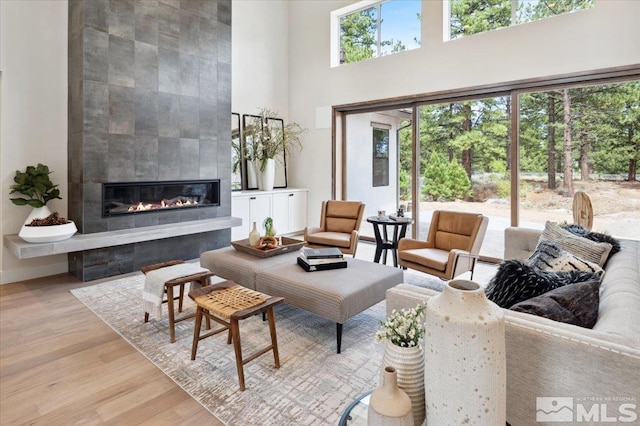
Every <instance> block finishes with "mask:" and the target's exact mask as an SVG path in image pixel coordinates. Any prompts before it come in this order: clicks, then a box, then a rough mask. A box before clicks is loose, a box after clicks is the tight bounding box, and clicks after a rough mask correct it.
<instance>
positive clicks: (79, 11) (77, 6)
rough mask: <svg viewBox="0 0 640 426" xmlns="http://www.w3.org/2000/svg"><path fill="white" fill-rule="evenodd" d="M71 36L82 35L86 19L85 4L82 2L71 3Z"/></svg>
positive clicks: (72, 1) (69, 13)
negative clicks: (83, 22)
mask: <svg viewBox="0 0 640 426" xmlns="http://www.w3.org/2000/svg"><path fill="white" fill-rule="evenodd" d="M67 16H68V19H69V20H68V25H69V34H79V33H82V28H83V24H82V21H83V19H84V2H83V1H80V0H71V1H69V11H68V15H67Z"/></svg>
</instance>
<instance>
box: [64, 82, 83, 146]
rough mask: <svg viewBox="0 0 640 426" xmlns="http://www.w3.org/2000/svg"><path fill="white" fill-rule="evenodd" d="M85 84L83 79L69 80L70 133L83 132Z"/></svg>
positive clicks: (68, 112) (68, 117)
mask: <svg viewBox="0 0 640 426" xmlns="http://www.w3.org/2000/svg"><path fill="white" fill-rule="evenodd" d="M82 88H83V84H82V80H80V79H78V80H74V81H69V91H68V93H67V98H68V104H67V114H68V116H67V123H68V124H67V125H68V129H67V131H68V133H69V134H70V135H72V134H75V133H82V131H83V128H84V127H83V123H84V117H83V114H84V107H83V106H84V105H83V95H82V94H83V89H82Z"/></svg>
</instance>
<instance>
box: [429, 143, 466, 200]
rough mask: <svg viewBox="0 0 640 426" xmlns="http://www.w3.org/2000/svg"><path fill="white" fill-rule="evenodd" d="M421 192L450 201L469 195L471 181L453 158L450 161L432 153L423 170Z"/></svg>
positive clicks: (433, 197)
mask: <svg viewBox="0 0 640 426" xmlns="http://www.w3.org/2000/svg"><path fill="white" fill-rule="evenodd" d="M422 193H423V194H425V195H427V196H429V197H430V198H431V199H433V200H437V201H450V200H454V199H456V198H458V199H460V198H466V197H469V196H470V195H471V181H470V180H469V177H468V176H467V172H466V171H465V170H464V168H463V167H462V166H461V165H459V164H458V162H457V161H456V159H455V158H454V159H453V160H451V161H447V160H445V158H444V157H443V156H442V155H440V154H438V153H434V154H432V155H431V157H430V158H429V161H428V162H427V166H426V167H425V170H424V184H423V186H422Z"/></svg>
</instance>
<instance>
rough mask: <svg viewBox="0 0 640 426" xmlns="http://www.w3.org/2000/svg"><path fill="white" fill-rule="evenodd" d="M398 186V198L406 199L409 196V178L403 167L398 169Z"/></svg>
mask: <svg viewBox="0 0 640 426" xmlns="http://www.w3.org/2000/svg"><path fill="white" fill-rule="evenodd" d="M398 186H399V190H400V194H399V195H400V199H401V200H408V199H410V198H411V178H410V177H409V172H408V171H407V170H405V169H403V168H401V169H400V172H399V174H398Z"/></svg>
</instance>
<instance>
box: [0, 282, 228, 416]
mask: <svg viewBox="0 0 640 426" xmlns="http://www.w3.org/2000/svg"><path fill="white" fill-rule="evenodd" d="M97 282H98V281H95V282H90V283H81V282H79V281H78V280H76V279H75V278H74V277H72V276H70V275H66V274H65V275H58V276H53V277H48V278H41V279H37V280H31V281H25V282H21V283H14V284H7V285H3V286H0V424H1V425H10V424H35V425H70V424H82V425H92V424H119V425H143V424H148V425H177V424H180V425H189V424H194V425H195V424H198V425H203V424H205V425H222V423H221V422H219V421H218V420H217V419H216V418H215V417H214V416H212V415H211V413H209V411H207V410H206V409H205V408H203V407H202V406H201V405H200V404H199V403H198V402H197V401H195V400H194V399H193V398H191V397H190V396H189V395H188V394H187V393H186V392H185V391H184V390H182V389H181V388H180V387H179V386H178V385H176V384H175V383H174V382H173V381H172V380H171V379H169V377H167V376H166V375H165V374H164V373H162V372H161V371H160V370H159V369H158V368H157V367H156V366H155V365H153V364H152V363H151V362H150V361H148V360H147V359H146V358H145V357H144V356H143V355H141V354H140V353H139V352H138V351H137V350H135V349H134V348H133V347H132V346H131V345H129V344H128V343H127V342H126V341H125V340H124V339H122V338H121V337H120V336H119V335H118V334H117V333H115V332H114V331H113V330H112V329H111V328H110V327H109V326H107V325H106V324H105V323H104V322H102V320H100V319H99V318H98V317H97V316H95V315H94V314H93V312H91V311H90V310H89V309H87V308H86V307H85V306H84V305H83V304H82V303H80V301H78V300H77V299H76V298H75V297H74V296H73V295H72V294H71V293H70V292H69V290H70V289H73V288H77V287H82V286H85V285H93V284H96V283H97ZM141 315H142V313H141Z"/></svg>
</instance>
